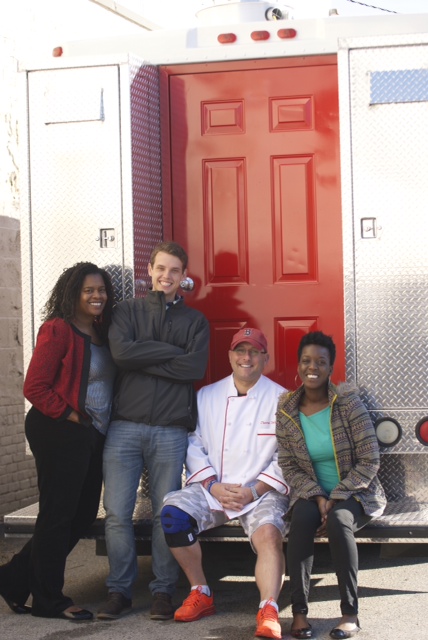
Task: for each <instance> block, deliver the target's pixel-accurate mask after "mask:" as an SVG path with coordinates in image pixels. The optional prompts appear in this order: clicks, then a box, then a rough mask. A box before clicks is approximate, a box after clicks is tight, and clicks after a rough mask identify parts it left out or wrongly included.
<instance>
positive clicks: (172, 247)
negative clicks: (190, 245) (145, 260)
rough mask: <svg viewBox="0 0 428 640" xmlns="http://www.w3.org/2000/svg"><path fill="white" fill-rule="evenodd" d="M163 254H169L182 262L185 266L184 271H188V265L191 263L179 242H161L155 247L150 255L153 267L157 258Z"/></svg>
mask: <svg viewBox="0 0 428 640" xmlns="http://www.w3.org/2000/svg"><path fill="white" fill-rule="evenodd" d="M161 252H163V253H169V254H170V255H171V256H175V257H176V258H178V259H179V260H180V261H181V264H182V265H183V271H184V270H185V269H187V264H188V262H189V258H188V255H187V253H186V252H185V251H184V249H183V247H182V246H181V245H179V244H178V243H177V242H173V241H172V240H165V241H164V242H160V243H159V244H157V245H156V246H155V248H154V249H153V251H152V252H151V254H150V264H151V266H152V267H153V265H154V263H155V260H156V256H157V255H158V253H161Z"/></svg>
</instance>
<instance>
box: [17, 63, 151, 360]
mask: <svg viewBox="0 0 428 640" xmlns="http://www.w3.org/2000/svg"><path fill="white" fill-rule="evenodd" d="M27 93H28V104H29V112H28V128H29V134H28V141H29V142H28V148H29V171H28V184H29V189H28V197H24V198H23V202H24V203H27V206H28V215H27V216H23V221H22V227H23V241H24V242H25V246H24V245H23V254H24V256H25V258H24V260H23V281H24V296H25V299H24V314H25V316H26V317H25V318H24V358H25V366H27V365H28V362H29V359H30V357H31V354H32V350H33V348H34V342H35V336H36V334H37V330H38V327H39V325H40V321H41V320H40V311H41V308H42V307H43V305H44V303H45V301H46V300H47V298H48V296H49V292H50V290H51V289H52V286H53V284H54V283H55V281H56V279H57V278H58V276H59V274H60V273H61V271H62V270H63V269H64V268H66V267H68V266H70V265H71V264H73V263H74V262H77V261H80V260H89V261H92V262H95V263H96V264H98V265H99V266H103V267H105V268H106V269H107V270H108V271H109V272H110V274H111V275H112V279H113V284H114V287H115V297H116V299H117V300H120V299H122V298H124V297H130V296H132V295H134V282H135V281H136V283H137V286H136V287H135V293H136V294H137V295H141V293H142V292H144V291H145V289H146V288H147V279H148V278H147V263H148V259H149V255H150V252H151V250H152V248H153V246H154V245H155V244H156V243H157V242H159V241H160V240H161V239H162V176H161V158H160V152H161V149H160V115H159V79H158V70H157V68H156V67H153V66H150V65H143V64H142V63H141V61H139V60H137V59H135V58H133V59H129V60H128V62H127V63H121V64H117V65H115V64H110V65H106V66H93V67H88V66H82V67H73V68H64V69H54V70H52V69H48V70H35V71H31V72H29V73H27ZM102 230H108V234H107V235H108V236H109V237H110V238H112V241H111V242H110V243H109V247H108V248H105V247H103V243H102V240H101V239H102ZM27 256H29V258H28V260H27V259H26V257H27Z"/></svg>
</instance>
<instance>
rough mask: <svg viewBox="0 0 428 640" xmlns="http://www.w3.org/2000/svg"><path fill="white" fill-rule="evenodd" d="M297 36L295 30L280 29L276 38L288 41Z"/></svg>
mask: <svg viewBox="0 0 428 640" xmlns="http://www.w3.org/2000/svg"><path fill="white" fill-rule="evenodd" d="M296 36H297V31H296V29H280V30H279V31H278V38H282V39H283V40H285V39H287V38H288V39H290V38H295V37H296Z"/></svg>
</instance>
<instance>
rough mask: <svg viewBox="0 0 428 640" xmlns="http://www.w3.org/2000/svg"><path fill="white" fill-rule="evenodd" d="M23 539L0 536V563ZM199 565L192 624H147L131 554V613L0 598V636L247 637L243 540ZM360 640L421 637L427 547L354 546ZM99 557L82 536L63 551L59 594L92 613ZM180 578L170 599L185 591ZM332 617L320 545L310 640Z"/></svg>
mask: <svg viewBox="0 0 428 640" xmlns="http://www.w3.org/2000/svg"><path fill="white" fill-rule="evenodd" d="M22 544H23V541H22V540H18V539H3V538H2V537H1V538H0V563H3V562H5V561H7V560H8V559H9V558H10V556H11V555H12V554H13V553H15V552H16V551H18V550H19V549H20V547H21V546H22ZM203 548H204V565H205V570H206V574H207V577H208V580H209V583H210V585H211V587H212V589H213V590H214V596H215V603H216V607H217V614H216V615H214V616H210V617H208V618H203V619H201V620H199V621H197V622H192V623H177V622H174V620H169V621H165V622H159V621H151V620H150V617H149V611H150V603H151V598H150V595H149V592H148V583H149V581H150V579H151V562H150V560H151V559H150V557H147V556H146V557H140V558H139V578H138V581H137V583H136V586H135V596H134V600H133V611H132V612H131V613H130V614H129V615H127V616H125V617H123V618H121V619H119V620H116V621H113V622H103V621H97V620H96V621H94V622H86V623H75V622H69V621H66V620H56V619H55V620H47V619H44V618H35V617H33V616H31V615H16V614H14V613H12V612H11V611H10V609H9V608H8V607H7V605H6V604H5V602H4V601H3V600H2V599H1V598H0V640H21V639H25V640H86V639H91V640H137V639H138V640H149V639H150V640H164V639H166V640H250V639H251V638H253V637H254V631H255V615H256V613H257V607H258V592H257V588H256V585H255V582H254V577H253V575H254V556H253V553H252V551H251V549H250V547H249V545H247V544H243V543H233V542H230V543H224V542H223V543H212V542H209V543H205V544H204V547H203ZM359 552H360V573H359V593H360V623H361V626H362V632H361V633H360V634H359V636H358V637H359V638H361V640H368V639H373V640H404V639H405V638H411V637H414V638H421V640H425V639H428V544H427V545H418V544H414V545H402V544H398V545H378V544H363V543H361V544H360V545H359ZM107 572H108V562H107V558H106V557H104V556H97V555H96V554H95V542H94V541H92V540H82V541H81V542H80V543H79V545H78V546H77V547H76V549H75V550H74V551H73V552H72V554H70V557H69V559H68V563H67V570H66V584H65V589H64V592H65V593H67V595H69V596H71V597H72V598H73V600H74V601H75V603H76V604H79V605H81V606H83V607H85V608H88V609H90V610H92V611H94V612H95V611H96V610H97V608H98V606H99V605H100V604H101V603H102V602H103V601H104V600H105V597H106V589H105V586H104V583H105V578H106V575H107ZM187 593H188V585H187V583H186V580H185V578H184V576H182V578H181V579H180V581H179V584H178V586H177V593H176V595H175V597H174V602H175V603H176V604H177V605H179V604H180V603H181V601H182V600H183V599H184V598H185V597H186V596H187ZM279 606H280V621H281V624H282V630H283V638H284V640H289V639H290V638H291V636H290V634H289V629H290V621H291V618H290V616H291V614H290V597H289V590H288V580H286V581H285V584H284V587H283V589H282V592H281V596H280V599H279ZM339 616H340V613H339V604H338V592H337V586H336V579H335V575H334V573H333V572H332V569H331V561H330V554H329V551H328V547H327V545H324V544H319V545H317V546H316V556H315V565H314V571H313V575H312V588H311V603H310V610H309V617H310V621H311V623H312V625H313V628H314V635H313V638H316V639H318V640H327V638H329V635H328V634H329V631H330V629H331V628H332V627H333V626H334V624H335V623H336V622H337V620H338V618H339Z"/></svg>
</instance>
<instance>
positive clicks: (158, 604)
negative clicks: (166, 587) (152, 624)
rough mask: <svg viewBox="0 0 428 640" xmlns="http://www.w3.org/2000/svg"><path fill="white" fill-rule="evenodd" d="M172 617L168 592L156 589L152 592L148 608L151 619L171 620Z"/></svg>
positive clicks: (172, 609)
mask: <svg viewBox="0 0 428 640" xmlns="http://www.w3.org/2000/svg"><path fill="white" fill-rule="evenodd" d="M173 617H174V607H173V605H172V602H171V596H170V595H169V593H162V592H161V591H156V593H154V594H153V601H152V608H151V609H150V619H151V620H171V618H173Z"/></svg>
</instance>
